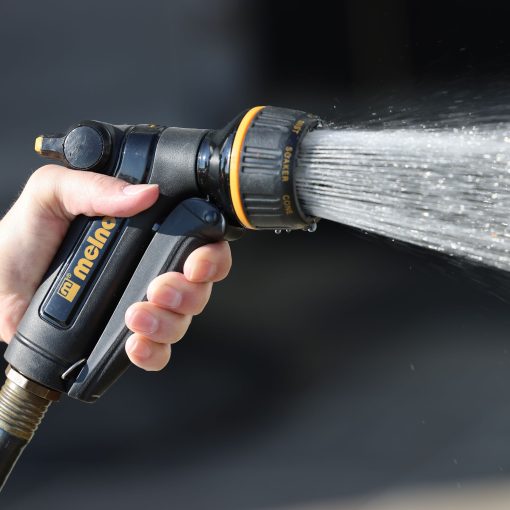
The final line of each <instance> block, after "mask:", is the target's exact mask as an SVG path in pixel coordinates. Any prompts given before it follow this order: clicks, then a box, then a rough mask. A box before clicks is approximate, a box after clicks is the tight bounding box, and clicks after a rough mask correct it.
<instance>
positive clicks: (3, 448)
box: [0, 429, 28, 491]
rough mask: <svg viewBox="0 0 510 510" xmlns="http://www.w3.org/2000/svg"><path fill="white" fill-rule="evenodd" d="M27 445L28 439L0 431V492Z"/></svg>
mask: <svg viewBox="0 0 510 510" xmlns="http://www.w3.org/2000/svg"><path fill="white" fill-rule="evenodd" d="M27 443H28V441H27V440H26V439H21V438H20V437H16V436H13V435H12V434H9V432H6V431H5V430H3V429H0V491H1V490H2V489H3V487H4V485H5V482H6V481H7V478H9V474H10V473H11V471H12V468H13V467H14V465H15V464H16V461H17V460H18V458H19V456H20V455H21V453H22V452H23V449H24V448H25V446H26V445H27Z"/></svg>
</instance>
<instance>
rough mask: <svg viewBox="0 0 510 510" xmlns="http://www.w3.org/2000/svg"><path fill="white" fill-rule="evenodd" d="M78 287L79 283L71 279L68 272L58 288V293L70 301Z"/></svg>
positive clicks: (76, 292)
mask: <svg viewBox="0 0 510 510" xmlns="http://www.w3.org/2000/svg"><path fill="white" fill-rule="evenodd" d="M80 288H81V286H80V285H78V284H77V283H75V282H73V281H72V280H71V273H68V274H67V276H66V277H65V278H64V280H63V282H62V284H61V285H60V288H59V289H58V295H59V296H62V297H63V298H64V299H67V300H68V301H69V302H70V303H72V302H73V301H74V298H75V297H76V294H78V291H79V290H80Z"/></svg>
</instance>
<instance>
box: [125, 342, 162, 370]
mask: <svg viewBox="0 0 510 510" xmlns="http://www.w3.org/2000/svg"><path fill="white" fill-rule="evenodd" d="M126 353H127V355H128V357H129V359H130V360H131V362H132V363H133V364H134V365H136V366H137V367H140V368H143V369H144V370H147V371H151V372H152V371H157V370H161V369H162V368H165V367H166V365H167V364H168V362H169V361H170V353H171V348H170V345H168V344H159V343H156V342H153V341H152V340H149V339H148V338H145V337H143V336H142V335H139V334H137V333H135V334H133V335H131V336H130V337H129V338H128V339H127V341H126Z"/></svg>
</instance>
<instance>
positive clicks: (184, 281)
mask: <svg viewBox="0 0 510 510" xmlns="http://www.w3.org/2000/svg"><path fill="white" fill-rule="evenodd" d="M158 195H159V189H158V186H157V185H154V184H138V185H130V184H128V183H126V182H124V181H122V180H120V179H116V178H114V177H109V176H105V175H101V174H96V173H92V172H81V171H77V170H69V169H67V168H64V167H61V166H57V165H47V166H44V167H42V168H40V169H38V170H36V171H35V172H34V174H32V176H31V177H30V179H29V180H28V182H27V184H26V186H25V188H24V189H23V192H22V193H21V195H20V197H19V198H18V200H17V201H16V202H15V203H14V205H13V206H12V207H11V209H10V210H9V211H8V212H7V214H6V215H5V216H4V218H3V219H2V221H1V222H0V339H1V340H4V341H6V342H8V341H9V340H10V339H11V337H12V336H13V335H14V333H15V332H16V328H17V326H18V323H19V321H20V320H21V318H22V316H23V314H24V313H25V311H26V309H27V307H28V305H29V303H30V300H31V299H32V297H33V295H34V293H35V291H36V289H37V287H38V286H39V284H40V282H41V279H42V277H43V276H44V274H45V272H46V270H47V269H48V267H49V265H50V262H51V260H52V259H53V257H54V256H55V254H56V252H57V249H58V248H59V246H60V244H61V243H62V240H63V239H64V236H65V234H66V232H67V230H68V228H69V225H70V223H71V221H72V220H73V219H74V218H75V217H76V216H77V215H79V214H84V215H86V216H117V217H125V216H133V215H135V214H137V213H139V212H141V211H143V210H145V209H147V208H148V207H150V206H151V205H153V204H154V203H155V202H156V200H157V198H158ZM230 266H231V256H230V248H229V246H228V243H226V242H220V243H214V244H209V245H206V246H202V247H201V248H198V249H197V250H195V251H194V252H193V253H192V254H191V255H190V256H189V257H188V259H187V260H186V263H185V264H184V274H181V273H166V274H162V275H160V276H158V277H157V278H155V279H154V280H153V281H152V282H150V283H149V282H148V283H149V286H148V290H147V299H148V300H147V301H146V302H142V303H134V304H133V305H132V306H131V307H130V308H129V309H128V310H127V312H126V325H127V327H128V328H129V329H130V330H131V331H133V334H132V335H131V336H130V337H129V338H128V340H127V342H126V352H127V355H128V356H129V359H130V360H131V361H132V362H133V363H134V364H135V365H137V366H139V367H141V368H143V369H145V370H161V369H162V368H163V367H164V366H165V365H166V364H167V363H168V360H169V359H170V351H171V344H173V343H175V342H177V341H178V340H180V339H181V338H182V337H183V336H184V334H185V333H186V331H187V329H188V327H189V324H190V322H191V319H192V317H193V316H194V315H197V314H199V313H200V312H201V311H202V310H203V309H204V307H205V305H206V304H207V302H208V300H209V297H210V295H211V289H212V283H213V282H217V281H220V280H222V279H223V278H225V277H226V276H227V274H228V272H229V270H230Z"/></svg>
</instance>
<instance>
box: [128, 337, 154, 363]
mask: <svg viewBox="0 0 510 510" xmlns="http://www.w3.org/2000/svg"><path fill="white" fill-rule="evenodd" d="M126 352H127V353H128V354H131V355H133V356H135V357H136V358H138V359H149V358H150V357H151V356H152V349H151V348H150V347H149V345H148V344H147V342H143V341H141V340H137V338H136V337H135V336H130V337H129V338H128V339H127V342H126Z"/></svg>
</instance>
